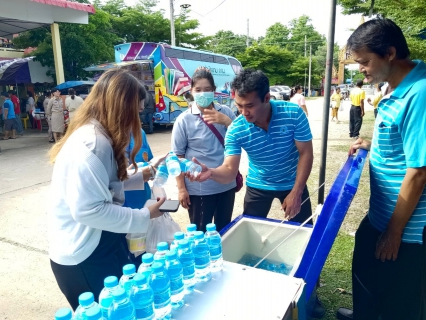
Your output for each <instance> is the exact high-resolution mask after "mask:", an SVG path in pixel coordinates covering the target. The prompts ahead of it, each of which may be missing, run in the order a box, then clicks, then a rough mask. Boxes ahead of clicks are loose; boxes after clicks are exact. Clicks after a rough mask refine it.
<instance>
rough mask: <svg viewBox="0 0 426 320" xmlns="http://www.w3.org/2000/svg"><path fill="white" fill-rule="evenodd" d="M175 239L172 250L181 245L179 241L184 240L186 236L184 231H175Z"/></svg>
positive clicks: (171, 246) (171, 245)
mask: <svg viewBox="0 0 426 320" xmlns="http://www.w3.org/2000/svg"><path fill="white" fill-rule="evenodd" d="M173 238H174V240H173V241H172V243H171V244H170V251H172V250H174V249H176V250H177V248H178V246H179V241H180V240H183V239H184V238H185V234H184V233H183V232H180V231H179V232H175V234H174V236H173Z"/></svg>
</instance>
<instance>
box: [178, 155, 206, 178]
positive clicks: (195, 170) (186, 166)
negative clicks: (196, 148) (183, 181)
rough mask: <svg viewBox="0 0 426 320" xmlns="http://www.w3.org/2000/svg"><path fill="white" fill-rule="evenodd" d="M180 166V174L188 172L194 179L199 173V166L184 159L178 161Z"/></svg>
mask: <svg viewBox="0 0 426 320" xmlns="http://www.w3.org/2000/svg"><path fill="white" fill-rule="evenodd" d="M179 161H180V164H181V166H180V167H181V170H182V172H188V173H190V174H192V175H193V176H194V177H196V176H198V175H199V174H200V172H201V166H200V165H199V164H196V163H195V162H192V161H190V160H188V159H185V158H180V159H179Z"/></svg>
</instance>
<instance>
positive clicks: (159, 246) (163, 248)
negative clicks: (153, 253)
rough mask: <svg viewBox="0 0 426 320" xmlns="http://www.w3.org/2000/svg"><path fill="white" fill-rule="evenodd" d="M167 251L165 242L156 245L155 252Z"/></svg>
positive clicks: (167, 247)
mask: <svg viewBox="0 0 426 320" xmlns="http://www.w3.org/2000/svg"><path fill="white" fill-rule="evenodd" d="M168 249H169V245H168V244H167V242H159V243H157V250H158V251H164V250H168Z"/></svg>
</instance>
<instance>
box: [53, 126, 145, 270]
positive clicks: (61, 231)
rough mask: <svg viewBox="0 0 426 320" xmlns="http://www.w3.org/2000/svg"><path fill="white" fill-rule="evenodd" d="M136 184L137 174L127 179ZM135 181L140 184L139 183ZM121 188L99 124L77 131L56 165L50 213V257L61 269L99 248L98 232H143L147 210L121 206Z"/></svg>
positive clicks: (139, 177) (63, 148)
mask: <svg viewBox="0 0 426 320" xmlns="http://www.w3.org/2000/svg"><path fill="white" fill-rule="evenodd" d="M129 177H130V179H129V180H126V182H127V181H128V182H130V183H131V184H133V185H135V184H137V183H140V185H141V189H143V185H144V183H143V176H142V174H141V173H138V174H136V175H132V176H129ZM138 180H139V182H138ZM126 182H125V183H123V182H122V181H120V180H119V179H118V177H117V163H116V161H115V159H114V153H113V149H112V145H111V141H110V139H109V137H108V136H107V135H106V133H105V131H104V129H103V127H102V126H101V125H100V123H99V122H97V121H92V123H90V124H87V125H84V126H82V127H81V128H79V129H78V130H76V131H75V132H74V133H73V134H72V135H71V136H70V137H69V139H68V140H67V142H66V143H65V144H64V146H63V147H62V149H61V151H60V152H59V154H58V157H57V159H56V162H55V166H54V169H53V175H52V183H51V203H50V204H51V208H50V213H49V256H50V259H51V260H52V261H54V262H56V263H58V264H61V265H77V264H79V263H81V262H83V261H84V260H85V259H87V258H88V257H89V256H90V255H91V254H92V253H93V251H94V250H95V249H96V247H97V246H98V244H99V240H100V238H101V234H102V230H105V231H110V232H115V233H133V232H135V233H136V232H138V233H145V232H146V231H147V229H148V226H149V221H150V213H149V210H148V209H146V208H144V209H131V208H124V207H122V205H123V203H124V188H125V187H126Z"/></svg>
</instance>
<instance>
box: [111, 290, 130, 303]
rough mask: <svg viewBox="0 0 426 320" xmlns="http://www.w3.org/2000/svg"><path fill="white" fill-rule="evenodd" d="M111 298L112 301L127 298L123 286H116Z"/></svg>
mask: <svg viewBox="0 0 426 320" xmlns="http://www.w3.org/2000/svg"><path fill="white" fill-rule="evenodd" d="M112 298H113V299H114V301H120V300H123V299H125V298H127V293H126V291H125V290H124V289H123V288H118V289H115V290H114V291H113V292H112Z"/></svg>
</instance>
